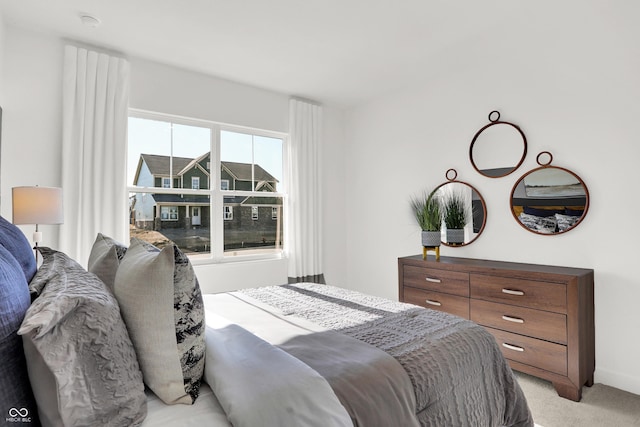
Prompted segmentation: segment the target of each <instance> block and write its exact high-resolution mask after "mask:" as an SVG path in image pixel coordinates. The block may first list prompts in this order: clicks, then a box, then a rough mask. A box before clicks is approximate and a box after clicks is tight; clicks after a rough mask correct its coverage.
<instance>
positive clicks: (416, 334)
mask: <svg viewBox="0 0 640 427" xmlns="http://www.w3.org/2000/svg"><path fill="white" fill-rule="evenodd" d="M239 292H240V293H242V294H244V295H247V296H250V297H251V298H254V299H257V300H259V301H261V302H263V303H266V304H268V305H271V306H273V307H276V308H277V309H279V310H280V311H282V312H284V313H287V314H290V315H295V316H297V317H301V318H304V319H307V320H310V321H312V322H314V323H316V324H319V325H321V326H323V327H325V328H328V329H330V330H333V331H337V332H340V333H342V334H344V335H346V336H349V337H351V338H356V339H358V340H360V341H363V342H365V343H367V344H370V345H372V346H374V347H377V348H379V349H381V350H384V351H385V352H386V353H388V354H389V355H391V356H393V357H394V358H395V359H396V360H397V361H398V362H399V363H400V365H402V367H403V368H404V370H405V371H406V373H407V374H408V376H409V378H410V380H411V383H412V385H413V391H414V393H415V400H416V414H417V417H418V419H419V421H420V424H421V425H423V426H438V427H440V426H533V425H534V424H533V420H532V417H531V413H530V411H529V408H528V406H527V402H526V400H525V397H524V394H523V393H522V390H521V389H520V386H519V385H518V383H517V381H516V380H515V378H514V376H513V373H512V371H511V368H510V367H509V365H508V363H507V362H506V360H505V359H504V357H503V356H502V353H501V352H500V349H499V347H498V346H497V344H496V342H495V340H494V338H493V336H491V334H489V333H488V332H487V331H486V330H485V329H484V328H482V327H481V326H478V325H477V324H475V323H473V322H471V321H468V320H465V319H462V318H459V317H456V316H452V315H449V314H446V313H442V312H438V311H434V310H428V309H424V308H420V307H416V306H413V305H410V304H404V303H398V302H394V301H390V300H387V299H383V298H377V297H373V296H368V295H364V294H360V293H357V292H353V291H349V290H346V289H342V288H336V287H332V286H326V285H316V284H296V285H285V286H271V287H264V288H255V289H249V290H244V291H239ZM330 383H331V382H330ZM375 425H386V424H382V423H381V424H375Z"/></svg>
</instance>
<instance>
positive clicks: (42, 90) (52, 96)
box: [0, 24, 63, 247]
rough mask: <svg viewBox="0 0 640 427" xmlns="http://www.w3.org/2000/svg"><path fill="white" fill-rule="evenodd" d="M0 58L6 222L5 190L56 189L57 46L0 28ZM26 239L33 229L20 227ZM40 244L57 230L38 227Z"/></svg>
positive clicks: (6, 196)
mask: <svg viewBox="0 0 640 427" xmlns="http://www.w3.org/2000/svg"><path fill="white" fill-rule="evenodd" d="M4 35H5V37H4V41H5V43H4V52H3V55H2V68H3V75H2V84H1V85H0V86H1V87H3V88H4V91H3V93H4V96H3V102H2V109H3V123H2V125H3V126H2V156H1V157H2V159H1V161H2V164H1V166H0V167H1V168H2V169H1V170H2V183H1V185H2V191H1V193H0V194H2V200H1V201H0V202H1V213H2V216H3V217H5V218H7V219H9V220H10V219H11V188H12V187H16V186H20V185H41V186H60V184H61V181H62V173H61V170H60V155H61V154H60V153H61V147H62V144H61V141H62V115H61V112H60V110H61V106H62V105H61V104H62V87H61V86H62V53H63V50H62V43H61V41H60V40H56V39H52V38H44V37H42V36H40V35H38V34H35V33H30V32H24V31H20V30H16V29H15V28H13V27H11V26H10V25H7V24H5V31H4ZM21 228H22V230H23V231H24V232H25V234H26V235H27V238H28V239H29V240H31V236H32V233H33V231H34V227H33V226H21ZM40 230H41V231H42V232H43V241H42V245H43V246H53V247H55V245H57V242H58V227H57V226H46V225H45V226H41V229H40Z"/></svg>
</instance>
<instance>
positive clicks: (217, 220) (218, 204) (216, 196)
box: [125, 108, 289, 264]
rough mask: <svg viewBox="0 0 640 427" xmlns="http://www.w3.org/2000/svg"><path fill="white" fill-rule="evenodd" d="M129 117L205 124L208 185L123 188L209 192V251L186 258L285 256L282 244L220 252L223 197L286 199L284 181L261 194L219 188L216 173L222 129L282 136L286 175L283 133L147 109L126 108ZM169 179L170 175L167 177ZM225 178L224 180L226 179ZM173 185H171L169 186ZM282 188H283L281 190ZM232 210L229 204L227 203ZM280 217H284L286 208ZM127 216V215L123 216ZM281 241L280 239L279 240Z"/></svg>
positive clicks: (131, 188) (286, 139) (214, 259)
mask: <svg viewBox="0 0 640 427" xmlns="http://www.w3.org/2000/svg"><path fill="white" fill-rule="evenodd" d="M129 117H137V118H142V119H149V120H158V121H167V122H172V123H175V124H181V125H187V126H197V127H205V128H209V129H210V130H211V165H217V167H216V166H214V167H213V168H209V171H210V174H211V175H210V177H209V180H210V183H211V185H209V188H208V189H197V190H196V189H190V188H160V187H136V186H129V187H128V188H127V190H128V192H129V193H142V194H148V193H151V194H178V195H192V194H193V195H202V194H206V195H208V196H210V201H211V205H210V209H211V210H210V212H212V214H211V218H210V226H211V227H210V230H211V242H212V244H211V252H209V253H206V254H197V255H190V259H191V261H192V263H193V264H208V263H220V262H234V261H250V260H263V259H279V258H282V257H284V256H285V254H286V247H284V244H283V245H282V246H280V247H278V248H277V249H276V250H274V251H272V252H262V253H251V254H247V255H244V254H242V253H241V252H238V253H237V254H228V253H225V252H224V223H225V221H226V218H225V215H224V213H223V209H224V207H225V205H224V197H235V196H242V197H252V196H253V197H278V198H281V200H282V201H283V205H285V204H286V203H285V202H286V198H287V194H286V188H287V186H286V182H283V183H282V184H283V185H279V186H278V191H277V192H273V193H272V192H269V193H268V194H265V193H264V192H259V191H238V190H224V191H223V190H221V181H222V180H221V177H220V170H221V169H220V164H221V163H220V135H221V132H222V131H229V132H236V133H245V134H250V135H255V136H263V137H268V138H277V139H280V140H282V159H283V161H282V169H283V170H282V176H283V177H286V176H288V173H287V161H286V159H287V158H288V154H287V150H288V145H289V137H288V135H287V134H286V133H283V132H277V131H268V130H262V129H256V128H249V127H245V126H235V125H229V124H224V123H220V122H214V121H209V120H200V119H191V118H185V117H182V116H174V115H171V114H164V113H155V112H150V111H144V110H138V109H133V108H130V109H129ZM169 179H170V178H169ZM227 181H228V180H227ZM172 187H173V186H172ZM283 190H284V191H283ZM229 208H231V211H233V206H229ZM213 212H222V214H221V215H214V214H213ZM230 216H231V219H232V218H233V212H231V215H230ZM284 218H285V219H286V218H287V215H286V212H285V215H284ZM125 220H127V219H125ZM283 228H284V229H285V231H284V233H285V235H286V229H287V224H286V223H285V224H284V227H283ZM283 243H284V242H283Z"/></svg>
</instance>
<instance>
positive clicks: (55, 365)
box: [18, 247, 147, 427]
mask: <svg viewBox="0 0 640 427" xmlns="http://www.w3.org/2000/svg"><path fill="white" fill-rule="evenodd" d="M39 251H40V253H41V254H42V257H43V263H42V266H41V267H40V269H39V270H38V272H37V273H36V275H35V276H34V278H33V280H32V282H34V284H35V285H36V286H37V287H38V288H41V289H42V292H41V294H40V296H39V297H38V298H36V300H35V301H34V302H33V303H32V304H31V306H30V307H29V309H28V310H27V313H26V316H25V319H24V321H23V322H22V326H21V327H20V329H19V330H18V334H20V335H22V339H23V344H24V348H25V354H26V355H27V367H28V369H29V378H30V380H31V386H32V388H33V390H34V394H35V396H36V401H37V402H38V412H39V414H40V420H41V422H42V424H43V426H45V427H46V426H61V425H64V426H98V425H99V426H131V425H138V424H140V423H141V422H142V421H143V420H144V418H145V417H146V414H147V406H146V397H145V393H144V383H143V382H142V373H141V371H140V367H139V365H138V361H137V359H136V354H135V351H134V348H133V345H132V344H131V340H130V338H129V334H128V332H127V328H126V326H125V325H124V322H123V321H122V317H121V316H120V310H119V308H118V303H117V301H116V299H115V297H114V296H113V294H112V293H111V292H110V291H109V290H108V289H107V288H106V286H105V285H104V283H103V282H102V281H101V280H100V279H98V277H97V276H95V275H94V274H92V273H89V272H87V271H86V270H85V269H84V268H82V267H81V266H80V265H79V264H78V263H76V262H75V261H73V260H72V259H70V258H69V257H67V256H66V255H65V254H63V253H62V252H57V251H55V250H52V249H49V248H45V247H41V248H39Z"/></svg>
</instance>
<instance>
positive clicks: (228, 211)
mask: <svg viewBox="0 0 640 427" xmlns="http://www.w3.org/2000/svg"><path fill="white" fill-rule="evenodd" d="M222 209H223V211H224V212H223V216H224V220H225V221H232V220H233V206H223V207H222Z"/></svg>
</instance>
